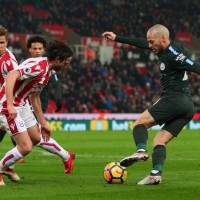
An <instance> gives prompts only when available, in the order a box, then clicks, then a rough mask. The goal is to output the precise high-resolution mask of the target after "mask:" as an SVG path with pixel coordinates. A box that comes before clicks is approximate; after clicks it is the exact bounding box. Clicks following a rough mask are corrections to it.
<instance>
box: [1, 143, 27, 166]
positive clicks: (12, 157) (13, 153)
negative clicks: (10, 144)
mask: <svg viewBox="0 0 200 200" xmlns="http://www.w3.org/2000/svg"><path fill="white" fill-rule="evenodd" d="M22 157H23V156H22V154H21V153H20V152H19V151H18V149H17V147H15V148H13V149H11V150H10V151H8V152H7V153H6V154H5V156H4V157H3V158H2V159H1V161H0V167H2V168H4V167H9V166H11V165H13V164H14V163H15V162H16V161H17V160H19V159H20V158H22Z"/></svg>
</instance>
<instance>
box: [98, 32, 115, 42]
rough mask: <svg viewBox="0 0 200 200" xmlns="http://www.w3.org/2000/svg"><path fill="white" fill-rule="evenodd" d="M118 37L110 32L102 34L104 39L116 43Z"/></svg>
mask: <svg viewBox="0 0 200 200" xmlns="http://www.w3.org/2000/svg"><path fill="white" fill-rule="evenodd" d="M116 36H117V35H116V34H115V33H113V32H109V31H106V32H104V33H102V37H104V38H105V39H106V40H112V41H114V40H115V39H116Z"/></svg>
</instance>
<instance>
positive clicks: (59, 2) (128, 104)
mask: <svg viewBox="0 0 200 200" xmlns="http://www.w3.org/2000/svg"><path fill="white" fill-rule="evenodd" d="M10 2H11V1H10V0H4V6H3V7H2V9H1V13H0V16H1V17H0V24H2V25H5V24H4V22H5V16H6V21H9V23H8V24H6V25H5V26H6V27H7V28H8V29H9V31H10V32H22V33H29V34H30V33H40V28H39V27H40V25H41V24H43V23H46V24H63V25H68V26H69V27H71V28H72V29H73V30H74V31H76V32H77V33H79V34H80V35H84V36H100V34H101V33H102V32H103V31H104V30H115V32H118V33H120V34H122V35H129V36H131V35H132V36H140V37H141V36H144V35H143V33H144V30H146V29H147V27H149V25H150V24H151V22H152V21H153V22H154V23H158V22H159V23H163V22H164V24H165V25H166V26H169V27H170V28H171V29H172V30H173V31H174V32H177V31H183V32H184V31H186V32H189V33H192V34H194V35H196V36H197V37H200V29H199V27H200V15H199V9H198V8H199V6H198V0H191V1H189V2H188V1H187V0H183V1H180V2H179V3H177V2H175V1H172V0H159V1H158V0H156V1H154V0H149V1H145V0H140V1H139V0H138V1H131V0H123V1H115V0H109V1H107V0H96V1H92V0H85V1H80V0H75V1H69V0H66V1H63V0H54V1H50V0H43V1H39V0H16V1H15V4H12V3H10ZM47 4H48V7H47V6H46V5H47ZM161 4H162V6H160V5H161ZM163 5H164V6H163ZM113 7H114V8H115V9H113ZM185 8H187V9H185ZM136 9H137V10H136ZM166 15H167V16H168V17H167V18H166V17H165V16H166ZM180 16H181V17H180ZM16 18H17V19H18V25H17V26H16ZM175 19H176V23H175ZM9 48H10V49H11V50H13V51H14V53H15V55H16V58H17V59H18V60H20V59H22V58H25V57H27V55H26V53H25V51H24V50H23V48H22V47H21V44H20V42H19V41H15V42H12V43H10V45H9ZM154 59H156V58H154V57H153V58H152V55H151V54H149V53H145V54H141V57H140V58H139V60H137V59H135V58H134V59H131V58H128V57H127V54H126V53H124V54H121V56H120V59H113V60H112V62H111V63H109V64H108V63H106V64H101V62H100V61H99V60H98V58H97V59H95V60H92V61H89V62H87V63H83V62H82V61H81V59H80V58H74V59H73V62H72V67H71V68H70V70H69V71H68V73H61V74H58V76H59V78H60V80H61V82H60V85H61V87H63V91H62V97H63V100H62V105H63V106H62V109H61V110H60V112H70V113H82V112H85V113H87V112H113V113H121V112H126V113H135V112H141V111H143V110H144V109H145V108H147V107H148V106H149V105H150V104H152V102H154V101H156V99H157V98H158V96H159V94H160V90H161V89H160V84H159V66H158V65H155V62H154ZM138 63H140V66H138ZM141 65H142V66H141ZM77 77H78V78H77ZM190 79H191V83H192V93H193V100H194V103H195V106H196V107H197V110H199V111H200V88H199V87H198V83H199V80H200V77H199V76H198V75H192V76H191V78H190ZM50 88H51V87H50ZM52 88H53V87H52ZM49 94H50V98H51V101H50V102H51V103H50V108H49V109H48V111H49V112H53V111H55V110H56V108H55V107H54V101H53V100H54V99H55V96H56V90H53V89H50V90H49Z"/></svg>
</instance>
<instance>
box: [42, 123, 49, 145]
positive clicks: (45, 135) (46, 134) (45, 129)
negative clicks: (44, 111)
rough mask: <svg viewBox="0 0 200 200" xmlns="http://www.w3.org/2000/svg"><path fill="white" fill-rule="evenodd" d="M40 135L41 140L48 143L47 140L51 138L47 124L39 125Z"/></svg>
mask: <svg viewBox="0 0 200 200" xmlns="http://www.w3.org/2000/svg"><path fill="white" fill-rule="evenodd" d="M41 134H42V138H43V140H44V141H45V142H48V141H49V138H50V136H51V129H50V128H49V126H48V125H47V124H44V125H41Z"/></svg>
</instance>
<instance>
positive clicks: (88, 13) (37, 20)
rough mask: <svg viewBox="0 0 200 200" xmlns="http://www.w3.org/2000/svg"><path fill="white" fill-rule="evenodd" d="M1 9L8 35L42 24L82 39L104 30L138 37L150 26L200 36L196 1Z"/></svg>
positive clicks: (109, 0)
mask: <svg viewBox="0 0 200 200" xmlns="http://www.w3.org/2000/svg"><path fill="white" fill-rule="evenodd" d="M3 5H4V6H3V7H2V8H1V13H0V24H2V25H5V26H6V27H7V28H8V29H9V30H10V32H13V31H14V32H23V33H37V32H39V30H40V29H39V26H40V25H41V24H43V23H45V24H62V25H67V26H69V27H70V28H72V29H73V30H75V31H77V32H78V33H79V34H80V35H84V36H99V35H100V34H101V33H102V32H103V31H104V30H115V32H117V33H121V34H122V35H133V36H141V35H143V34H144V30H146V28H147V27H149V26H150V25H151V24H152V22H154V24H156V23H161V24H165V25H166V26H167V27H170V29H171V31H172V30H173V31H174V32H177V31H183V32H184V31H185V32H189V33H192V34H193V35H196V36H198V37H199V36H200V30H199V27H200V15H199V1H198V0H190V1H187V0H182V1H179V2H178V3H177V2H176V1H174V0H149V1H145V0H136V1H132V0H95V1H94V0H84V1H82V0H74V1H71V0H65V1H64V0H54V1H51V0H43V1H39V0H15V1H14V3H11V0H4V1H3ZM46 5H48V6H46ZM5 16H6V21H9V23H8V24H4V23H5V20H4V19H5ZM166 16H167V17H166ZM16 19H18V20H17V22H18V26H16V24H15V21H16Z"/></svg>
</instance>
